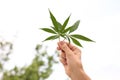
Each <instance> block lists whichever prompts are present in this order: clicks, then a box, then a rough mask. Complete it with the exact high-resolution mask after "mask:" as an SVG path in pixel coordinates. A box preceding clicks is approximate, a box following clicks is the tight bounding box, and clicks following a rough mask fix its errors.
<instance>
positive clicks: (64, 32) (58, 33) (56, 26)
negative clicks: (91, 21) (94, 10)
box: [40, 10, 94, 47]
mask: <svg viewBox="0 0 120 80" xmlns="http://www.w3.org/2000/svg"><path fill="white" fill-rule="evenodd" d="M49 14H50V19H51V21H52V24H53V26H51V27H50V28H40V29H41V30H43V31H45V32H48V33H51V34H53V35H51V36H49V37H48V38H46V39H45V40H44V41H48V40H55V39H59V41H60V37H62V38H64V40H68V41H69V43H70V42H71V41H72V42H73V43H74V44H76V45H77V46H80V47H83V46H82V45H81V43H80V42H79V41H78V40H83V41H88V42H94V41H93V40H91V39H90V38H87V37H85V36H83V35H80V34H71V33H72V32H74V31H75V30H77V29H78V26H79V24H80V20H78V21H76V22H75V23H74V24H73V25H72V26H70V27H66V26H67V24H68V22H69V19H70V16H71V15H69V16H68V18H67V19H66V20H65V21H64V23H63V24H61V23H60V22H58V21H57V20H56V18H55V17H54V15H53V14H52V12H51V11H50V10H49Z"/></svg>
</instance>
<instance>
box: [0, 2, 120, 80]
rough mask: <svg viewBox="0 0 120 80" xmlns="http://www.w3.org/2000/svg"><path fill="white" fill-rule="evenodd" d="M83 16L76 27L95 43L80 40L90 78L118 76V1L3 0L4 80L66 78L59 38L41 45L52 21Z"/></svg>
mask: <svg viewBox="0 0 120 80" xmlns="http://www.w3.org/2000/svg"><path fill="white" fill-rule="evenodd" d="M48 9H50V10H51V11H52V13H53V14H54V16H55V17H56V18H57V20H58V21H60V22H61V23H63V22H64V20H65V19H66V18H67V17H68V16H69V14H71V18H70V22H69V24H68V25H71V24H73V23H74V21H77V20H80V21H81V22H80V26H79V28H78V30H77V31H76V33H77V34H82V35H85V36H87V37H90V38H91V39H93V40H94V41H96V43H87V42H81V43H82V44H83V46H84V48H81V50H82V62H83V66H84V69H85V71H86V73H87V74H88V75H89V76H90V77H91V79H92V80H120V62H119V61H120V49H119V48H120V36H119V34H120V29H119V27H120V22H119V21H120V0H0V80H68V77H67V75H66V74H65V72H64V68H63V66H62V64H61V63H60V62H59V57H58V51H56V47H57V42H58V40H55V41H48V42H45V43H42V40H44V39H45V38H46V37H47V36H49V34H47V33H45V32H43V31H41V30H39V28H42V27H50V26H51V25H52V23H51V21H50V16H49V12H48Z"/></svg>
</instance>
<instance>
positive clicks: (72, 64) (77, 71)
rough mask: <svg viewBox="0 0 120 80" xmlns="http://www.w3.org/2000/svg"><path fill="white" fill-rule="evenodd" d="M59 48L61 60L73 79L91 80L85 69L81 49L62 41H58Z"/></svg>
mask: <svg viewBox="0 0 120 80" xmlns="http://www.w3.org/2000/svg"><path fill="white" fill-rule="evenodd" d="M57 49H58V50H60V51H61V54H60V61H61V63H62V64H63V66H64V68H65V72H66V74H67V75H68V76H69V77H70V78H71V79H72V80H90V78H89V77H88V76H87V75H86V74H85V72H84V70H83V66H82V62H81V50H80V49H79V48H78V47H76V46H73V45H72V44H69V43H67V42H64V41H61V42H58V47H57Z"/></svg>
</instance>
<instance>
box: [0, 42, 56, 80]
mask: <svg viewBox="0 0 120 80" xmlns="http://www.w3.org/2000/svg"><path fill="white" fill-rule="evenodd" d="M8 43H9V44H8ZM7 45H9V49H7V51H5V49H3V48H5V47H6V46H7ZM12 46H13V45H12V43H10V42H5V43H4V44H3V42H0V51H1V52H0V55H1V54H4V55H5V56H0V73H2V74H3V75H2V80H45V79H47V78H48V77H49V76H50V74H51V73H52V72H53V69H52V66H53V64H54V63H57V60H56V59H55V56H57V54H54V55H49V54H48V53H47V51H46V48H43V47H42V45H39V44H38V45H36V48H35V50H36V55H35V57H34V59H33V60H32V62H31V64H30V65H27V66H23V67H22V68H20V67H17V66H15V67H14V68H13V69H11V70H6V69H4V65H3V64H4V63H6V62H7V60H8V59H7V58H8V57H9V54H10V53H11V51H12V49H13V48H12ZM3 52H5V53H3ZM8 52H9V54H8Z"/></svg>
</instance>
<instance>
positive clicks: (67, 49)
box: [58, 41, 73, 55]
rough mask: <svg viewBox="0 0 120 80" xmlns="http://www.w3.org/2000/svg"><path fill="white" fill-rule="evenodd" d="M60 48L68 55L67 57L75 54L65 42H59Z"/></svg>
mask: <svg viewBox="0 0 120 80" xmlns="http://www.w3.org/2000/svg"><path fill="white" fill-rule="evenodd" d="M58 46H59V48H58V49H60V50H63V51H64V52H65V53H66V55H72V54H73V52H72V50H71V49H70V48H69V46H68V45H67V44H66V43H65V42H63V41H61V42H59V43H58Z"/></svg>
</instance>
